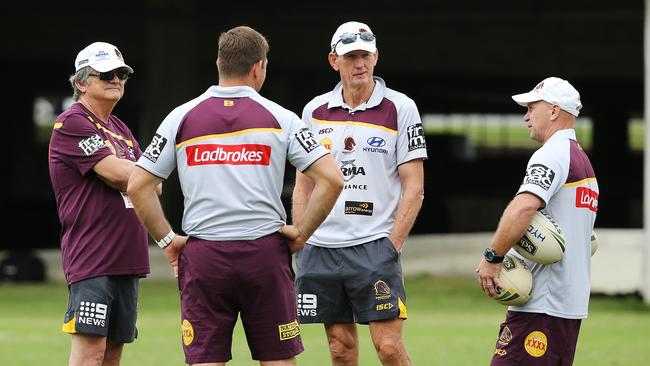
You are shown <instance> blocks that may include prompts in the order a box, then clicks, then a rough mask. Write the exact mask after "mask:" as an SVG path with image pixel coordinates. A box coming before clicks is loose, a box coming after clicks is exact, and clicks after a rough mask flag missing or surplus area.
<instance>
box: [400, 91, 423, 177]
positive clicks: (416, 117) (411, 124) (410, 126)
mask: <svg viewBox="0 0 650 366" xmlns="http://www.w3.org/2000/svg"><path fill="white" fill-rule="evenodd" d="M404 98H405V100H404V101H402V102H401V103H399V104H398V105H399V107H398V110H397V128H398V131H397V134H398V135H397V164H398V165H399V164H403V163H406V162H408V161H411V160H414V159H426V158H427V144H426V140H425V138H424V128H423V127H422V120H421V119H420V112H419V111H418V108H417V106H416V105H415V102H413V100H411V99H409V98H406V97H404Z"/></svg>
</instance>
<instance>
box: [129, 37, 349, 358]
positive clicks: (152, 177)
mask: <svg viewBox="0 0 650 366" xmlns="http://www.w3.org/2000/svg"><path fill="white" fill-rule="evenodd" d="M268 52H269V45H268V42H267V40H266V38H265V37H264V36H263V35H262V34H260V33H259V32H257V31H256V30H254V29H252V28H250V27H246V26H240V27H235V28H232V29H230V30H228V31H226V32H223V33H222V34H221V36H220V37H219V49H218V55H217V69H218V71H219V85H214V86H211V87H210V88H208V90H206V91H205V92H204V93H203V94H201V95H200V96H198V97H196V98H194V99H193V100H191V101H189V102H187V103H184V104H182V105H180V106H178V107H177V108H175V109H174V110H173V111H172V112H171V113H170V114H169V115H168V116H167V117H166V118H165V120H164V121H163V122H162V123H161V125H160V126H159V127H158V130H157V131H156V134H155V135H154V138H153V140H152V142H151V144H150V145H149V147H148V148H147V149H146V150H145V152H144V153H143V155H142V158H141V159H139V160H138V163H137V166H136V168H135V171H134V173H133V176H132V177H131V179H130V181H129V189H128V192H129V197H131V199H132V201H133V205H134V207H135V210H136V213H137V214H138V217H139V218H140V219H141V220H142V222H143V223H144V225H145V227H146V228H147V229H148V230H149V233H150V234H151V236H152V237H153V238H155V239H156V240H157V241H158V245H159V246H161V247H162V248H164V252H165V256H166V257H167V259H168V260H169V261H170V263H171V264H172V266H173V267H175V268H176V269H177V271H178V281H179V289H180V297H181V316H182V328H181V329H182V338H183V350H184V352H185V361H186V362H187V363H188V364H202V365H207V364H210V365H224V364H225V363H226V362H227V361H229V360H230V359H231V358H232V354H231V344H232V332H233V327H234V325H235V323H236V322H237V318H238V316H239V317H241V320H242V324H243V327H244V329H245V331H246V340H247V343H248V345H249V348H250V350H251V355H252V357H253V359H255V360H259V361H260V365H262V366H266V365H268V366H270V365H274V366H288V365H295V363H296V361H295V356H296V355H297V354H299V353H300V352H302V350H303V346H302V342H301V340H300V327H299V325H298V322H297V319H296V312H297V311H296V294H295V290H294V273H293V268H292V267H291V253H293V252H295V251H296V250H298V249H300V248H301V247H302V245H304V242H305V240H306V239H307V238H308V237H309V236H310V235H311V233H312V232H313V231H314V230H315V229H316V227H318V225H319V224H320V223H321V222H322V221H323V220H324V219H325V217H327V214H328V213H329V211H330V210H331V208H332V206H333V205H334V202H335V201H336V197H338V195H339V193H340V192H341V189H342V188H343V178H342V177H341V173H340V172H339V170H338V167H337V166H336V164H335V162H334V160H333V159H332V158H331V156H330V154H329V152H328V151H327V150H326V149H325V148H324V147H322V146H321V145H319V144H318V143H317V142H316V140H315V139H314V136H313V135H312V133H311V132H310V131H309V129H308V128H307V127H306V126H305V125H304V123H302V121H301V120H300V118H299V117H298V116H297V115H295V114H294V113H293V112H291V111H289V110H286V109H285V108H283V107H281V106H280V105H278V104H276V103H274V102H272V101H270V100H268V99H266V98H264V97H262V96H261V95H260V94H259V91H260V89H261V88H262V85H263V84H264V81H265V80H266V70H267V65H268V59H267V54H268ZM287 161H289V163H291V164H292V165H293V166H294V167H296V169H298V170H300V171H301V172H303V173H304V174H305V175H306V176H307V177H309V178H310V181H311V180H313V182H314V184H315V186H316V188H315V190H314V194H313V195H312V197H311V200H310V201H309V207H308V208H307V212H306V214H307V215H308V218H307V219H306V220H304V221H302V222H301V223H300V224H298V225H285V220H286V214H285V210H284V207H283V205H282V201H281V200H280V196H281V193H282V185H283V179H284V171H285V167H286V162H287ZM174 169H178V179H179V181H180V184H181V188H182V189H183V196H184V207H185V209H184V212H183V231H184V232H185V233H186V234H187V235H188V236H189V239H188V238H187V237H184V236H177V235H176V234H174V232H173V231H171V225H169V223H168V222H167V220H166V219H165V216H164V213H163V211H162V208H161V207H160V203H159V202H158V199H157V197H156V196H155V195H154V194H153V188H154V187H155V186H156V185H157V184H158V183H159V182H161V181H162V180H163V179H166V178H168V177H169V175H170V174H171V173H172V171H173V170H174ZM165 234H167V235H165Z"/></svg>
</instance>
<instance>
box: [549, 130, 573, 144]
mask: <svg viewBox="0 0 650 366" xmlns="http://www.w3.org/2000/svg"><path fill="white" fill-rule="evenodd" d="M561 139H569V140H575V141H578V139H576V131H575V130H574V129H573V128H567V129H564V130H559V131H555V133H554V134H553V135H551V137H550V138H549V139H548V140H546V143H548V142H549V141H551V140H561Z"/></svg>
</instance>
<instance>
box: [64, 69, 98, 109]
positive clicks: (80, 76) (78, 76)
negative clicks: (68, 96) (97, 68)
mask: <svg viewBox="0 0 650 366" xmlns="http://www.w3.org/2000/svg"><path fill="white" fill-rule="evenodd" d="M92 72H93V68H92V67H90V66H86V67H84V68H83V69H80V70H79V71H77V72H76V73H74V74H73V75H70V79H69V80H70V85H72V92H73V93H72V98H73V99H74V100H75V101H78V100H79V98H81V94H83V93H82V92H81V90H79V88H78V87H77V83H79V84H81V85H87V84H88V78H90V74H91V73H92Z"/></svg>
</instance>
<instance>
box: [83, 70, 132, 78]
mask: <svg viewBox="0 0 650 366" xmlns="http://www.w3.org/2000/svg"><path fill="white" fill-rule="evenodd" d="M130 74H131V73H130V72H129V69H127V68H125V67H120V68H119V69H115V70H111V71H106V72H100V73H99V74H90V75H89V76H95V77H98V78H99V80H104V81H111V80H113V78H114V77H115V75H117V78H118V79H120V80H126V79H128V78H129V75H130Z"/></svg>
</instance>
